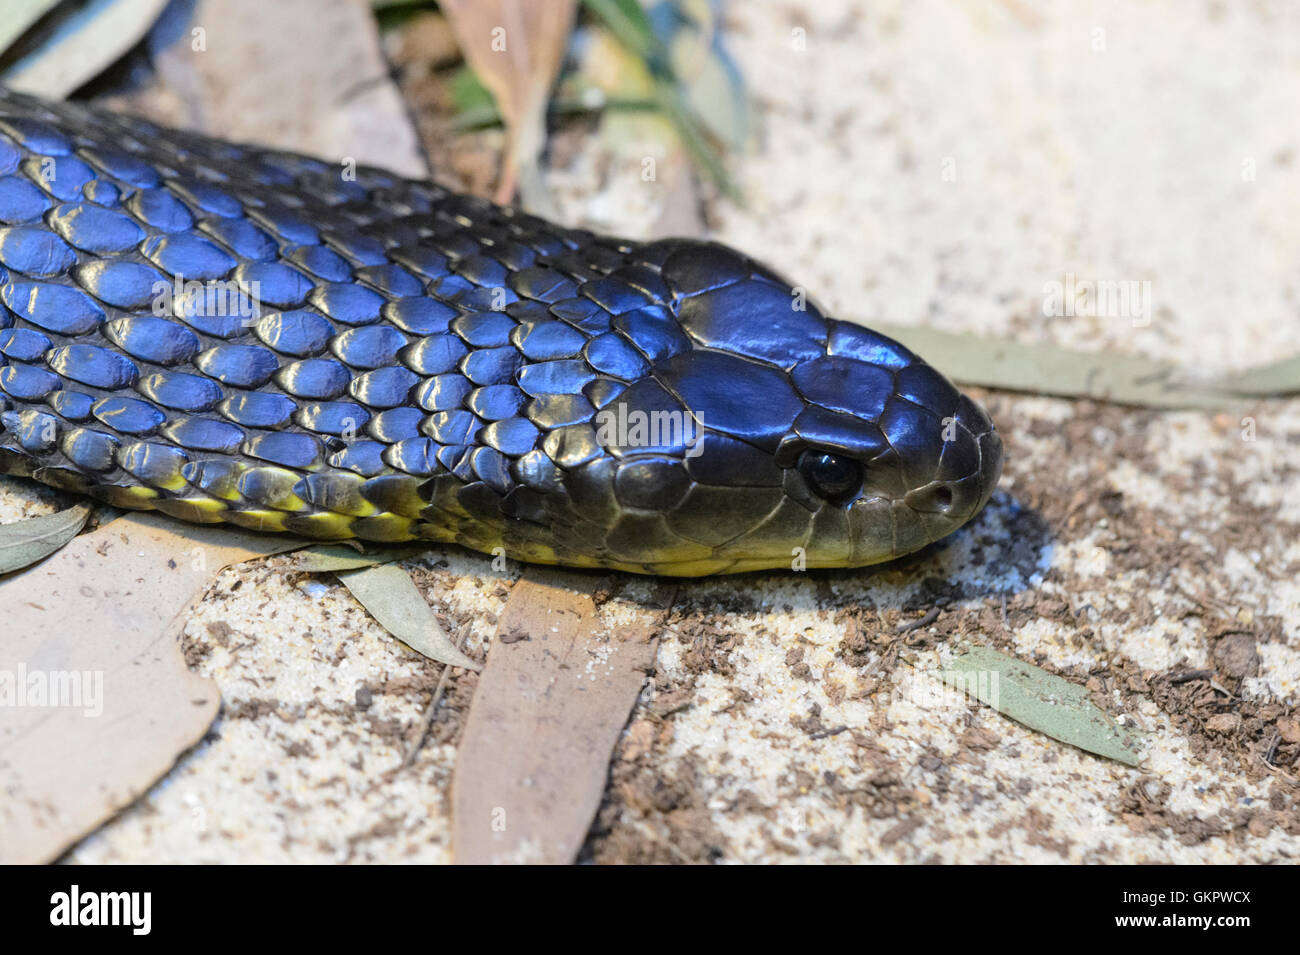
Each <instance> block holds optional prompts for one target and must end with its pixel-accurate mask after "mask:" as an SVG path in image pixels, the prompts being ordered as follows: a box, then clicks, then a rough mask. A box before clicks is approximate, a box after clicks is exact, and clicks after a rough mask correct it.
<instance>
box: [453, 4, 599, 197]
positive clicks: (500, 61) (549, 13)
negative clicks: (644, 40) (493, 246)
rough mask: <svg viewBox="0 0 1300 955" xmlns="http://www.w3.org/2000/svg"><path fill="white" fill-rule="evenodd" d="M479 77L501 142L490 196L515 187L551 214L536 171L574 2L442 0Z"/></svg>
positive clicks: (505, 193)
mask: <svg viewBox="0 0 1300 955" xmlns="http://www.w3.org/2000/svg"><path fill="white" fill-rule="evenodd" d="M439 7H440V8H441V9H442V11H443V13H445V14H446V15H447V19H448V20H449V21H450V22H451V26H452V29H453V30H454V31H455V33H456V38H457V41H458V42H459V43H460V48H461V50H462V51H463V52H464V54H465V59H466V60H467V61H469V65H470V67H471V68H472V69H473V70H474V72H475V74H476V75H477V76H478V78H479V80H480V81H481V82H482V83H483V85H484V86H486V87H487V88H488V89H489V90H491V91H492V95H493V96H494V97H496V101H497V108H498V109H499V110H500V112H501V118H502V121H503V122H504V123H505V127H506V135H507V137H508V142H509V144H508V146H507V149H506V162H505V169H504V170H502V174H501V181H500V183H499V184H498V186H497V191H496V196H495V199H496V201H497V202H500V203H507V202H509V201H510V200H511V199H512V198H514V194H515V189H516V187H518V189H519V192H520V194H521V196H522V198H523V200H524V204H525V205H526V206H527V207H529V208H530V209H532V210H534V211H536V212H539V213H541V214H544V215H545V214H548V213H550V212H551V209H550V205H551V204H550V201H549V198H548V197H547V193H546V190H545V188H544V187H543V185H542V183H541V181H540V176H539V174H538V171H537V157H538V156H539V155H540V154H541V151H542V147H543V145H545V142H546V104H547V102H548V101H549V100H550V96H551V87H552V86H554V85H555V78H556V77H557V76H558V75H559V72H560V64H561V62H563V60H564V51H565V49H566V48H567V47H568V45H569V34H570V33H571V32H572V30H573V21H574V10H575V7H576V0H546V2H545V3H537V2H529V0H442V2H441V3H440V4H439Z"/></svg>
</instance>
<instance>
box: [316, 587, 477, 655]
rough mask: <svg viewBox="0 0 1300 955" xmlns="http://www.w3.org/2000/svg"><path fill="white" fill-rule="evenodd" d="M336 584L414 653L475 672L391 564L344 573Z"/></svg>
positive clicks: (430, 612)
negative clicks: (338, 583)
mask: <svg viewBox="0 0 1300 955" xmlns="http://www.w3.org/2000/svg"><path fill="white" fill-rule="evenodd" d="M338 578H339V580H341V581H343V584H344V586H346V587H347V588H348V590H350V591H352V596H354V597H356V598H357V602H358V603H360V604H361V606H363V607H365V608H366V610H367V611H369V612H370V615H371V616H372V617H374V618H375V620H377V621H378V622H379V624H380V626H382V627H383V628H384V629H385V630H387V631H388V632H389V633H391V634H392V635H393V636H395V637H396V638H397V639H398V640H401V641H402V642H403V643H404V644H406V645H407V646H408V647H410V648H411V649H412V650H414V651H415V652H416V653H422V654H424V655H425V656H426V657H428V658H429V659H430V660H437V661H438V662H439V663H446V664H447V665H449V666H454V667H465V668H466V669H468V670H477V669H479V665H478V664H477V663H475V662H474V661H473V660H471V659H470V658H469V657H467V656H465V654H463V653H461V652H460V651H459V650H457V649H456V647H455V645H454V644H453V643H452V642H451V639H450V638H449V637H448V636H447V634H446V633H445V632H443V629H442V627H441V626H439V625H438V618H437V617H435V616H434V615H433V610H432V609H430V607H429V605H428V604H427V603H425V601H424V597H423V596H421V594H420V591H419V589H417V588H416V586H415V582H414V581H412V580H411V576H410V574H408V573H407V572H406V571H404V570H403V569H402V568H400V567H396V566H394V565H393V564H380V565H379V566H377V567H364V568H362V569H360V570H345V571H342V572H340V573H339V575H338Z"/></svg>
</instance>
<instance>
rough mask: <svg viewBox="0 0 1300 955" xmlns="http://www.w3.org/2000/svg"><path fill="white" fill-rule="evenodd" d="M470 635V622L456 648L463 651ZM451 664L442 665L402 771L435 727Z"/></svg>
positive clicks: (462, 629) (399, 769) (404, 759)
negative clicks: (421, 724)
mask: <svg viewBox="0 0 1300 955" xmlns="http://www.w3.org/2000/svg"><path fill="white" fill-rule="evenodd" d="M467 636H469V624H468V623H466V624H465V625H464V626H463V627H461V628H460V636H459V638H458V639H457V641H456V649H457V650H460V651H461V652H462V653H463V652H464V650H465V638H466V637H467ZM451 669H452V668H451V664H448V663H444V664H443V666H442V675H441V676H439V677H438V685H437V686H436V687H434V689H433V697H432V699H430V700H429V705H428V707H427V708H426V709H425V711H424V717H423V719H422V720H421V722H422V723H423V726H422V728H421V730H420V735H419V736H417V737H416V738H415V740H414V741H413V742H412V743H411V746H410V748H409V749H408V750H407V751H406V755H405V756H403V757H402V764H401V765H400V766H398V767H397V769H398V771H399V772H400V771H401V770H403V769H406V768H407V767H408V766H410V765H411V763H413V762H414V761H415V757H416V755H417V754H418V753H419V752H420V750H421V749H423V748H424V741H425V740H426V739H428V738H429V731H430V730H431V729H433V718H434V716H435V714H436V713H437V712H438V704H439V703H440V702H442V694H443V691H444V690H445V689H446V688H447V677H448V676H450V674H451Z"/></svg>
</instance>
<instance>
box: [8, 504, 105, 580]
mask: <svg viewBox="0 0 1300 955" xmlns="http://www.w3.org/2000/svg"><path fill="white" fill-rule="evenodd" d="M89 516H90V506H89V505H87V504H78V505H76V506H75V507H69V508H67V509H66V510H62V511H59V512H58V513H57V514H45V515H43V516H41V517H32V518H28V519H27V520H25V521H16V522H14V523H13V524H5V525H3V526H0V574H7V573H9V572H11V571H15V570H20V569H21V568H23V567H29V566H31V565H32V564H34V563H36V562H37V561H38V560H44V559H45V558H46V557H49V556H50V555H51V554H53V553H54V552H55V551H56V550H59V549H60V548H61V547H63V545H64V544H66V543H67V542H68V541H70V540H72V538H74V537H76V536H77V532H78V531H80V530H81V529H82V528H83V527H84V526H85V525H86V518H88V517H89Z"/></svg>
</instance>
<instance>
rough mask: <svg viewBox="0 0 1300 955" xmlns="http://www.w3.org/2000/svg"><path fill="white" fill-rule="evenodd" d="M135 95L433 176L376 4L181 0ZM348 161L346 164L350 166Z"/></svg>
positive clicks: (244, 137) (330, 152)
mask: <svg viewBox="0 0 1300 955" xmlns="http://www.w3.org/2000/svg"><path fill="white" fill-rule="evenodd" d="M147 45H148V51H149V56H150V59H151V61H152V62H153V64H154V67H155V69H156V71H157V82H156V84H155V86H154V88H152V89H148V90H144V91H142V92H140V93H139V94H133V95H132V96H131V97H130V105H131V106H132V107H133V108H134V109H135V110H136V111H137V112H141V113H143V114H144V115H146V116H148V117H149V118H150V119H154V120H156V121H158V122H163V123H170V124H173V125H181V126H185V127H187V128H190V129H197V130H199V131H201V132H204V133H208V134H211V135H216V136H221V137H224V138H226V139H232V140H235V141H250V142H259V143H263V144H265V145H268V146H273V147H276V148H278V149H289V150H296V151H299V152H305V153H310V154H312V155H315V156H321V157H325V158H339V159H343V158H351V159H355V160H356V161H357V162H358V163H363V164H371V165H376V166H382V167H383V168H385V169H388V170H391V171H393V172H396V173H399V174H400V175H404V176H412V177H415V178H421V179H423V178H427V176H428V174H429V169H428V164H427V163H426V162H425V160H424V156H423V154H422V151H421V148H420V145H419V139H418V137H417V136H416V134H415V130H414V128H413V127H412V125H411V121H410V117H409V116H408V115H407V111H406V104H405V103H404V102H403V100H402V97H401V94H400V93H398V91H397V87H396V85H395V84H394V83H393V81H392V79H391V78H390V77H389V75H388V72H389V68H388V63H387V62H386V61H385V59H384V57H383V54H382V52H381V51H380V46H379V33H378V27H377V25H376V23H375V18H374V15H373V13H372V12H371V10H370V9H369V8H368V6H367V5H366V4H364V3H358V2H357V0H276V2H275V3H267V2H266V0H196V2H195V3H194V5H193V10H192V11H187V10H186V9H185V5H184V4H173V5H172V8H171V9H169V11H168V14H167V17H166V18H165V20H164V22H163V23H162V24H160V25H159V27H158V28H156V29H155V30H154V31H153V32H152V33H151V34H150V36H149V38H148V44H147ZM340 168H342V167H340Z"/></svg>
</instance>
